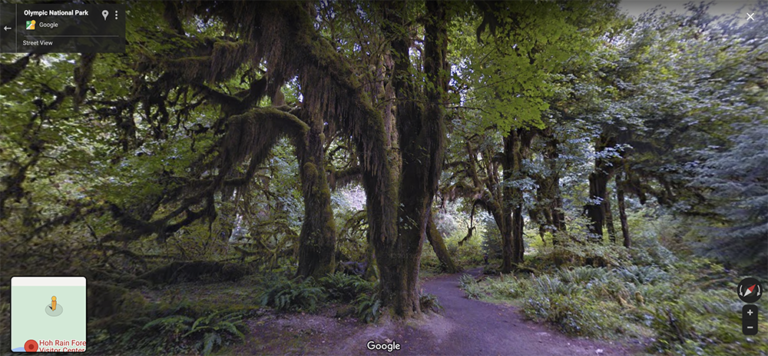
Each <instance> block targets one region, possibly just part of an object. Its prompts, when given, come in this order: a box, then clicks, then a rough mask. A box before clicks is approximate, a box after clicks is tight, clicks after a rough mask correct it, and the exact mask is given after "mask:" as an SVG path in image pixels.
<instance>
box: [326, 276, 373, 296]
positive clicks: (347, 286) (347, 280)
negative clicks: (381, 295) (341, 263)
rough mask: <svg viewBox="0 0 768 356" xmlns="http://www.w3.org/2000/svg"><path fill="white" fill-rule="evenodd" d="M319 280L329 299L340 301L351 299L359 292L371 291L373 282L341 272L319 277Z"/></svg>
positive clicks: (359, 293)
mask: <svg viewBox="0 0 768 356" xmlns="http://www.w3.org/2000/svg"><path fill="white" fill-rule="evenodd" d="M319 282H320V285H321V286H322V287H323V288H324V289H325V291H326V293H327V294H328V297H329V299H332V300H338V301H341V302H350V301H353V300H355V298H357V297H358V296H359V295H361V294H364V293H370V292H372V291H373V287H374V283H373V282H368V281H366V280H364V279H362V278H360V277H358V276H351V275H347V274H344V273H341V272H336V273H334V274H331V275H328V276H325V277H323V278H320V279H319Z"/></svg>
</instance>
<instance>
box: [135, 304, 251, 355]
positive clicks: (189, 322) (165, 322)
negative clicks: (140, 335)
mask: <svg viewBox="0 0 768 356" xmlns="http://www.w3.org/2000/svg"><path fill="white" fill-rule="evenodd" d="M240 319H241V316H240V315H239V314H237V313H229V314H222V313H218V312H215V313H211V314H208V315H205V316H202V317H200V318H197V319H195V318H192V317H189V316H186V315H170V316H165V317H162V318H157V319H155V320H152V321H150V322H148V323H146V324H145V325H144V327H143V328H142V330H144V331H155V332H157V333H156V334H154V335H153V336H152V337H150V338H152V339H154V345H155V347H154V351H155V352H163V351H166V350H168V349H170V348H173V345H177V347H176V349H177V350H178V349H179V348H178V345H181V346H182V349H183V345H184V343H185V342H191V343H192V345H193V346H192V348H193V349H195V350H198V351H199V352H200V353H201V354H203V355H210V354H211V353H212V352H213V350H214V348H215V347H219V346H221V345H222V343H223V341H224V340H226V339H231V338H233V337H237V338H239V339H241V340H242V339H244V338H245V335H243V332H242V331H241V329H245V324H243V323H242V321H241V320H240Z"/></svg>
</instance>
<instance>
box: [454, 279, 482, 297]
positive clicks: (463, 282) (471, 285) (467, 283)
mask: <svg viewBox="0 0 768 356" xmlns="http://www.w3.org/2000/svg"><path fill="white" fill-rule="evenodd" d="M459 287H461V289H463V290H464V292H465V293H467V298H469V299H480V286H479V285H478V284H477V280H476V279H475V277H473V276H472V275H469V274H463V275H461V278H459Z"/></svg>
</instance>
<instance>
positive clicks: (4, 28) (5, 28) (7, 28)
mask: <svg viewBox="0 0 768 356" xmlns="http://www.w3.org/2000/svg"><path fill="white" fill-rule="evenodd" d="M10 29H11V28H10V27H8V26H5V27H3V30H6V31H8V30H10Z"/></svg>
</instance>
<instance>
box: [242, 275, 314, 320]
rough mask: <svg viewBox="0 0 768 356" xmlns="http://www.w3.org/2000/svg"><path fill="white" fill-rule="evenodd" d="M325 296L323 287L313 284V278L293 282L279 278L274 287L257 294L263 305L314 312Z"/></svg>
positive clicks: (280, 309)
mask: <svg viewBox="0 0 768 356" xmlns="http://www.w3.org/2000/svg"><path fill="white" fill-rule="evenodd" d="M324 298H325V292H324V291H323V289H322V288H320V287H316V286H314V284H313V281H312V278H308V279H307V280H305V281H303V282H293V281H290V280H287V279H279V280H277V281H275V282H274V283H273V284H272V287H271V288H269V289H266V290H264V291H263V292H261V293H260V294H259V295H258V296H257V300H259V302H260V303H261V305H263V306H271V307H274V308H275V309H277V310H279V311H289V310H294V311H296V310H306V311H309V312H314V311H315V310H317V306H318V304H319V302H320V301H321V300H323V299H324Z"/></svg>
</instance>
